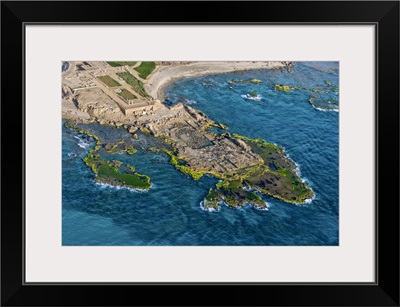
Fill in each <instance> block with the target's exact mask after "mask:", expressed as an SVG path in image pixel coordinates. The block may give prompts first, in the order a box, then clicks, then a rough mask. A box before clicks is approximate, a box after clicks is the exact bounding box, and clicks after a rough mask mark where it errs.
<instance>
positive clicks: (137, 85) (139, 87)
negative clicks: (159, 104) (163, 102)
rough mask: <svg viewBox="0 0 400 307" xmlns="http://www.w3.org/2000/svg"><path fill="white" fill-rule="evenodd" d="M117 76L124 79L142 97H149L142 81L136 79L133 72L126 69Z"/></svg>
mask: <svg viewBox="0 0 400 307" xmlns="http://www.w3.org/2000/svg"><path fill="white" fill-rule="evenodd" d="M117 76H118V77H120V78H122V79H124V81H125V82H126V83H128V84H129V85H130V86H132V89H133V90H134V91H135V92H136V93H138V94H139V95H140V96H142V97H149V95H148V94H147V93H146V91H145V89H144V87H143V83H142V81H140V80H138V79H136V78H135V77H134V76H133V75H132V74H131V73H129V72H127V71H124V72H119V73H117Z"/></svg>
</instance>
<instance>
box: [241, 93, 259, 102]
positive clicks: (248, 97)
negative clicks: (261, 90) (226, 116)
mask: <svg viewBox="0 0 400 307" xmlns="http://www.w3.org/2000/svg"><path fill="white" fill-rule="evenodd" d="M240 96H241V97H242V98H244V99H249V100H254V101H260V100H261V98H262V97H261V96H260V95H257V96H251V95H250V94H246V95H240Z"/></svg>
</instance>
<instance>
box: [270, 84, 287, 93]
mask: <svg viewBox="0 0 400 307" xmlns="http://www.w3.org/2000/svg"><path fill="white" fill-rule="evenodd" d="M274 90H275V91H276V92H277V91H281V92H286V93H287V92H290V91H291V88H290V87H289V86H287V85H282V84H275V86H274Z"/></svg>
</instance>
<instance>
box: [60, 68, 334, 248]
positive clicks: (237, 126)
mask: <svg viewBox="0 0 400 307" xmlns="http://www.w3.org/2000/svg"><path fill="white" fill-rule="evenodd" d="M337 69H338V63H336V62H303V63H295V65H294V67H293V71H292V73H290V74H289V73H287V72H281V71H279V70H278V71H272V70H258V71H247V72H241V73H234V74H219V75H212V76H205V77H200V78H190V79H183V80H180V81H177V82H175V83H173V84H171V85H170V86H169V87H168V88H167V89H166V97H167V98H166V102H165V103H166V104H169V105H172V104H175V103H177V102H179V101H182V102H184V103H186V104H189V105H191V106H192V107H194V108H197V109H200V110H202V111H204V112H205V113H206V114H207V115H208V116H209V117H210V118H211V119H213V120H215V121H217V122H221V123H223V124H225V125H227V126H228V127H229V129H228V131H229V132H234V133H239V134H242V135H245V136H248V137H261V138H263V139H265V140H266V141H268V142H273V143H276V144H278V145H280V146H283V147H284V148H285V150H286V152H287V153H288V154H289V156H290V157H291V158H292V159H293V160H294V161H295V162H296V163H297V164H298V165H299V167H300V172H301V176H302V177H303V178H304V179H305V180H306V181H307V182H308V183H309V185H310V186H311V187H312V189H313V190H314V192H315V194H316V197H315V199H314V200H313V201H312V202H311V203H310V204H307V205H293V204H287V203H285V202H282V201H279V200H276V199H273V198H271V197H268V196H265V197H264V199H265V201H267V202H268V204H269V205H270V208H269V210H268V211H260V210H256V209H254V208H252V207H249V206H247V207H244V208H241V209H232V208H229V207H226V206H223V207H222V208H221V210H220V211H219V212H206V211H203V210H202V209H201V207H200V202H201V200H202V199H203V198H204V196H205V195H206V194H207V191H208V189H209V188H210V187H212V186H213V185H214V184H215V183H216V182H217V180H216V179H215V178H213V177H210V176H205V177H203V178H202V179H200V180H199V181H194V180H192V179H191V178H189V177H188V176H186V175H184V174H182V173H180V172H179V171H177V170H176V169H175V168H174V167H173V166H172V165H171V164H170V163H169V160H168V158H167V157H166V156H164V155H163V154H156V153H153V152H148V151H143V150H139V152H138V153H137V154H135V155H132V156H128V155H124V154H121V155H118V156H111V157H110V158H113V159H116V158H117V159H119V160H121V161H125V162H129V163H130V164H132V165H134V166H135V167H136V169H137V171H139V172H141V173H143V174H146V175H148V176H150V178H151V180H152V182H153V187H152V188H151V189H150V190H149V191H147V192H136V191H131V190H128V189H117V188H115V187H108V186H102V185H98V184H95V183H94V181H93V177H94V175H93V174H92V172H91V171H90V169H89V168H88V167H87V166H86V165H85V164H84V162H83V161H82V160H81V158H82V157H84V156H85V155H86V154H87V152H88V151H89V150H90V148H91V147H92V146H93V145H94V143H93V141H92V140H90V139H88V138H87V137H85V136H82V135H79V134H77V133H76V132H74V131H72V130H70V129H66V128H63V137H62V146H63V147H62V149H63V150H62V165H63V177H62V192H63V195H62V243H63V245H174V246H176V245H203V246H204V245H245V246H250V245H278V246H281V245H338V243H339V236H338V235H339V233H338V226H339V204H338V195H339V191H338V182H339V181H338V180H339V178H338V149H339V138H338V137H339V136H338V124H339V113H338V112H334V111H326V112H325V111H320V110H317V109H315V108H314V107H313V106H312V105H311V104H309V103H308V99H309V98H310V94H311V93H312V91H309V90H305V89H299V90H293V91H291V92H289V93H283V92H275V91H274V90H273V87H274V84H276V83H281V84H287V85H290V86H296V85H300V86H303V87H306V88H309V89H312V88H321V89H330V88H329V85H327V84H326V82H325V81H329V82H332V83H333V84H334V85H335V86H338V82H339V78H338V75H339V74H338V70H337ZM250 78H257V79H260V80H262V81H263V82H262V83H260V84H253V83H249V82H246V83H235V84H234V88H233V89H230V88H229V84H228V83H227V80H231V79H250ZM250 92H256V93H257V94H258V95H259V97H260V100H259V101H255V100H250V99H247V98H245V95H246V94H248V93H250ZM243 96H244V97H243ZM321 96H322V97H323V98H324V99H336V100H338V93H336V92H333V91H332V90H331V89H330V91H329V93H324V94H321ZM86 128H88V129H93V130H94V131H96V133H97V134H98V135H99V136H100V137H103V138H110V139H118V138H120V137H121V136H124V135H125V136H128V134H127V133H126V132H125V131H124V130H122V129H113V128H110V127H102V126H99V125H87V126H86ZM137 142H139V144H146V143H148V142H152V140H151V139H148V138H146V137H144V136H141V137H140V139H139V140H138V141H137ZM75 155H76V157H75Z"/></svg>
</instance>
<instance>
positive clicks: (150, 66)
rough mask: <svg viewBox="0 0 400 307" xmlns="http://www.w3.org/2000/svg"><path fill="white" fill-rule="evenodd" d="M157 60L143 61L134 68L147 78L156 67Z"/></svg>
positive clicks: (142, 76)
mask: <svg viewBox="0 0 400 307" xmlns="http://www.w3.org/2000/svg"><path fill="white" fill-rule="evenodd" d="M156 66H157V64H156V62H142V63H141V64H140V65H139V66H138V67H135V68H134V69H135V70H136V71H137V72H138V73H139V76H140V77H141V78H143V79H146V78H147V77H148V76H149V75H150V74H151V73H152V72H153V70H154V69H155V68H156Z"/></svg>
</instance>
